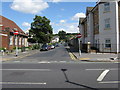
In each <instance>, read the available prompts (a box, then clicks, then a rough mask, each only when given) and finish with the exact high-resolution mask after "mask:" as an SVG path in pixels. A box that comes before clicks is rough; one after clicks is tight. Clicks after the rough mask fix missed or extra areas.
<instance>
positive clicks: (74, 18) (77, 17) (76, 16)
mask: <svg viewBox="0 0 120 90" xmlns="http://www.w3.org/2000/svg"><path fill="white" fill-rule="evenodd" d="M85 17H86V15H85V14H84V13H76V14H75V15H74V16H73V17H72V20H79V18H85Z"/></svg>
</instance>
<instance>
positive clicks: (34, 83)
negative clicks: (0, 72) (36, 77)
mask: <svg viewBox="0 0 120 90" xmlns="http://www.w3.org/2000/svg"><path fill="white" fill-rule="evenodd" d="M0 84H23V85H25V84H30V85H36V84H37V85H46V84H47V83H46V82H44V83H39V82H0Z"/></svg>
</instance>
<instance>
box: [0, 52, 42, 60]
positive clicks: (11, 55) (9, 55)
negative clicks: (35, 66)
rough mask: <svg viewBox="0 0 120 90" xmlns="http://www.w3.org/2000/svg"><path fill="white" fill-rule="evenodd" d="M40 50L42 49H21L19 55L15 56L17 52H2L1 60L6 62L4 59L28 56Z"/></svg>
mask: <svg viewBox="0 0 120 90" xmlns="http://www.w3.org/2000/svg"><path fill="white" fill-rule="evenodd" d="M38 52H40V51H39V50H27V51H24V52H20V51H19V52H18V56H15V52H13V53H9V54H4V55H3V54H2V53H0V58H1V61H2V62H4V61H9V60H16V59H20V58H24V57H26V56H30V55H33V54H35V53H38Z"/></svg>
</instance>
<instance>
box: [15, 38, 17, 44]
mask: <svg viewBox="0 0 120 90" xmlns="http://www.w3.org/2000/svg"><path fill="white" fill-rule="evenodd" d="M15 45H17V38H16V37H15Z"/></svg>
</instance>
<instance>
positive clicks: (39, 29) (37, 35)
mask: <svg viewBox="0 0 120 90" xmlns="http://www.w3.org/2000/svg"><path fill="white" fill-rule="evenodd" d="M52 30H53V29H52V26H51V25H50V20H49V19H47V18H46V17H45V16H43V17H41V16H37V15H36V16H35V18H34V19H33V22H32V23H31V29H30V31H29V34H30V35H31V36H32V39H31V40H33V41H36V42H37V43H49V42H50V41H51V38H52V34H53V31H52ZM29 41H30V40H29ZM33 41H32V42H33Z"/></svg>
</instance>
